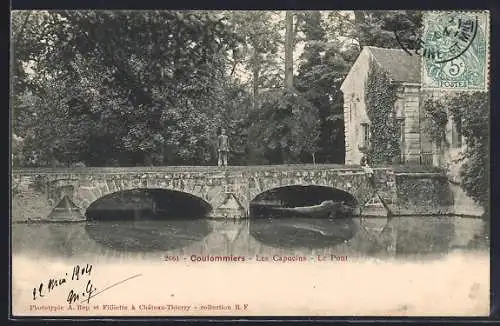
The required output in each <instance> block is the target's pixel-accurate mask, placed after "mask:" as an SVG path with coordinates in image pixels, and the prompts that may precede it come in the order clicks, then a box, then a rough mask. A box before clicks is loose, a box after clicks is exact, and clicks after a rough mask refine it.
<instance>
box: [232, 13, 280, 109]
mask: <svg viewBox="0 0 500 326" xmlns="http://www.w3.org/2000/svg"><path fill="white" fill-rule="evenodd" d="M225 15H226V16H227V18H228V25H229V28H231V29H232V31H234V33H235V34H236V35H237V37H238V46H237V47H236V48H235V50H234V51H233V54H232V67H231V76H232V77H234V78H235V79H238V76H237V74H235V73H234V72H235V71H236V70H237V67H238V66H239V65H241V66H242V67H243V68H244V69H246V70H247V71H248V72H249V73H250V76H251V82H250V84H251V89H252V107H253V108H254V109H255V108H257V104H258V99H259V90H260V89H261V88H275V87H279V86H281V85H282V83H283V76H282V69H280V66H279V57H278V51H279V48H280V46H281V45H282V44H283V40H282V39H281V36H280V33H279V28H277V25H278V26H279V23H280V20H279V14H278V13H275V12H268V11H244V12H240V11H231V12H227V13H225Z"/></svg>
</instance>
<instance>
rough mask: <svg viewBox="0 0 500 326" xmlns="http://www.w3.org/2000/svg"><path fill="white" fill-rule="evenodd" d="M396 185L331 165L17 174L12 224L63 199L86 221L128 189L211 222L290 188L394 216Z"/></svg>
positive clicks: (385, 175)
mask: <svg viewBox="0 0 500 326" xmlns="http://www.w3.org/2000/svg"><path fill="white" fill-rule="evenodd" d="M429 177H432V176H425V175H424V176H422V177H421V178H420V179H422V178H424V179H425V178H427V179H428V178H429ZM396 179H397V176H396V174H395V173H394V171H393V170H392V169H390V168H381V169H375V170H374V181H375V182H374V184H372V183H370V182H369V179H368V177H367V175H366V174H365V173H364V172H363V170H362V169H361V168H359V167H345V166H333V165H314V166H308V165H296V166H293V165H292V166H258V167H227V168H217V167H134V168H70V169H60V168H57V169H47V168H36V169H15V170H13V171H12V184H11V185H12V217H13V219H12V220H13V221H23V220H28V219H37V218H42V219H44V218H47V217H49V216H50V215H51V212H52V211H53V210H54V208H55V207H56V206H57V205H58V204H59V203H60V201H61V200H62V199H63V198H65V197H67V198H68V199H70V201H71V202H72V203H73V204H74V206H75V207H76V208H77V210H79V212H80V213H81V214H82V216H85V214H86V210H87V208H88V207H89V206H90V205H91V204H92V203H93V202H95V201H96V200H98V199H100V198H102V197H104V196H106V195H108V194H112V193H115V192H120V191H125V190H131V189H166V190H173V191H178V192H182V193H187V194H191V195H194V196H196V197H198V198H201V199H203V200H204V201H205V202H206V203H208V204H209V205H210V206H211V208H212V211H211V213H210V216H211V217H212V218H224V217H233V218H245V217H247V216H248V214H249V206H250V202H251V201H252V200H253V199H254V198H255V197H256V196H258V195H259V194H261V193H263V192H266V191H268V190H271V189H275V188H280V187H285V186H292V185H296V186H299V185H300V186H309V185H313V186H323V187H329V188H332V189H337V190H340V191H342V192H345V193H346V195H347V194H348V195H350V196H352V202H354V203H356V205H357V206H358V207H361V209H363V207H365V205H366V204H367V203H370V201H372V200H373V198H374V197H375V196H380V197H382V198H383V199H384V201H385V202H386V203H387V204H389V206H390V207H392V209H394V212H395V213H397V212H399V211H400V208H399V206H398V205H396V203H397V199H398V193H397V187H396V181H397V180H396ZM417 188H418V187H417ZM414 191H417V192H418V189H416V190H414ZM348 195H347V196H348ZM231 201H232V202H233V204H234V203H237V205H238V208H239V210H238V213H237V214H236V215H234V209H233V210H232V212H233V213H231V214H233V216H228V209H227V207H228V203H229V202H231ZM417 206H418V203H417ZM438 206H439V205H438ZM233 208H234V207H233ZM394 212H393V213H394ZM410 213H411V212H410Z"/></svg>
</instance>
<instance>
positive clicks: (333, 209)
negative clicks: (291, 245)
mask: <svg viewBox="0 0 500 326" xmlns="http://www.w3.org/2000/svg"><path fill="white" fill-rule="evenodd" d="M268 210H269V212H270V213H271V214H273V213H278V214H279V215H290V216H304V217H310V218H335V217H337V216H339V215H344V214H346V213H348V212H350V211H351V210H352V208H350V207H349V206H347V205H346V204H345V203H344V202H334V201H333V200H325V201H323V202H322V203H321V204H319V205H313V206H303V207H300V206H299V207H268Z"/></svg>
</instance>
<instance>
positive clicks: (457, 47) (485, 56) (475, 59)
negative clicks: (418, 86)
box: [422, 11, 489, 91]
mask: <svg viewBox="0 0 500 326" xmlns="http://www.w3.org/2000/svg"><path fill="white" fill-rule="evenodd" d="M423 27H424V29H423V34H422V47H423V51H422V88H424V89H436V90H437V89H439V90H460V91H464V90H466V91H467V90H468V91H487V90H488V73H489V12H488V11H445V12H442V11H441V12H436V11H432V12H425V13H424V17H423Z"/></svg>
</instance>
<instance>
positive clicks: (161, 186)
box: [59, 178, 218, 216]
mask: <svg viewBox="0 0 500 326" xmlns="http://www.w3.org/2000/svg"><path fill="white" fill-rule="evenodd" d="M71 185H72V189H73V191H72V194H71V196H69V197H70V198H71V199H72V201H73V203H74V204H75V205H76V206H77V207H78V208H79V209H80V212H81V213H82V214H83V215H84V216H85V215H86V212H87V209H88V208H89V207H90V206H91V205H92V204H94V203H95V202H96V201H98V200H100V199H102V198H105V197H106V196H110V195H113V194H115V193H119V192H126V191H134V190H137V191H139V190H142V191H152V190H154V191H166V192H169V193H171V194H183V195H184V196H187V197H188V198H193V199H197V200H199V202H200V203H202V206H204V207H207V208H208V207H210V210H211V209H213V204H212V203H213V202H214V201H215V200H217V199H218V198H214V197H216V196H214V195H213V194H212V193H211V192H210V191H209V189H207V187H206V186H204V185H197V184H193V183H192V182H190V180H168V179H159V178H156V179H142V180H141V179H140V178H137V179H133V178H130V179H128V178H127V179H124V178H121V179H113V178H109V179H98V180H85V181H82V180H80V182H79V183H78V184H76V185H75V184H73V183H71ZM59 186H60V187H65V186H66V185H64V184H61V185H59Z"/></svg>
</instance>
